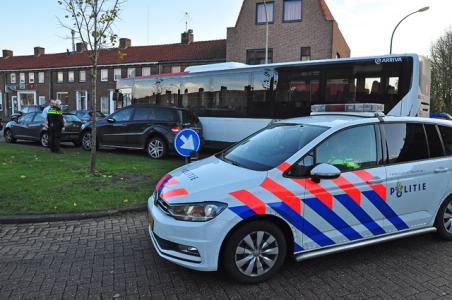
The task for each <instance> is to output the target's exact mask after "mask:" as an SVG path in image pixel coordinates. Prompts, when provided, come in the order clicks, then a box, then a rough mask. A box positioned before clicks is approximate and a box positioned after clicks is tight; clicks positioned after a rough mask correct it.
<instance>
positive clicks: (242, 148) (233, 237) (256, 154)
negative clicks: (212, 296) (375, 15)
mask: <svg viewBox="0 0 452 300" xmlns="http://www.w3.org/2000/svg"><path fill="white" fill-rule="evenodd" d="M451 173H452V123H450V122H449V121H441V120H433V119H421V118H404V117H403V118H402V117H384V116H379V115H372V116H367V117H365V116H358V115H340V114H337V115H328V114H325V115H313V116H311V117H306V118H299V119H292V120H286V121H282V122H278V123H274V124H272V125H270V126H269V127H267V128H265V129H263V130H261V131H260V132H258V133H256V134H254V135H252V136H251V137H249V138H247V139H245V140H244V141H242V142H240V143H238V144H237V145H235V146H233V147H232V148H230V149H227V150H225V151H224V152H222V153H220V154H218V155H216V156H212V157H210V158H207V159H204V160H201V161H198V162H195V163H192V164H190V165H186V166H183V167H181V168H179V169H177V170H175V171H173V172H171V173H170V174H167V175H166V176H165V177H163V178H162V179H161V180H160V182H159V183H158V185H157V187H156V190H155V192H154V194H153V195H152V196H151V197H150V199H149V205H148V206H149V223H150V226H149V232H150V237H151V240H152V242H153V244H154V246H155V249H156V250H157V252H158V253H159V255H160V256H161V257H163V258H165V259H167V260H169V261H172V262H174V263H176V264H179V265H181V266H184V267H187V268H191V269H194V270H200V271H214V270H217V269H219V268H220V267H221V268H223V269H224V270H225V271H226V272H227V273H228V274H229V275H230V276H232V277H233V278H234V279H236V280H239V281H241V282H247V283H253V282H259V281H263V280H266V279H268V278H269V277H271V276H272V275H273V274H274V273H275V272H276V271H277V270H278V269H279V268H280V267H281V265H282V264H283V262H284V260H285V259H286V258H288V257H289V256H294V257H295V259H296V260H297V261H301V260H304V259H308V258H312V257H316V256H320V255H325V254H329V253H333V252H337V251H343V250H347V249H353V248H356V247H359V246H364V245H369V244H374V243H377V242H382V241H387V240H392V239H395V238H400V237H406V236H410V235H414V234H420V233H426V232H430V231H437V232H438V234H439V235H440V236H441V237H442V238H445V239H448V240H451V239H452V181H451V176H450V175H451Z"/></svg>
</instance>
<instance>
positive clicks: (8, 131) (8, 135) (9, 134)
mask: <svg viewBox="0 0 452 300" xmlns="http://www.w3.org/2000/svg"><path fill="white" fill-rule="evenodd" d="M5 141H6V142H7V143H9V144H11V143H15V142H16V139H15V138H14V136H13V132H12V131H11V129H5Z"/></svg>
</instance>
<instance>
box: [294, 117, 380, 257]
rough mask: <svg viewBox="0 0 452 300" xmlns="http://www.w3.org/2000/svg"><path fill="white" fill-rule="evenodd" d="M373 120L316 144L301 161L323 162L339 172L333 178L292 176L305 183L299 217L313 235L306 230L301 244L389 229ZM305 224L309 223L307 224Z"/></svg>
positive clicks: (329, 241) (349, 239)
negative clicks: (340, 173)
mask: <svg viewBox="0 0 452 300" xmlns="http://www.w3.org/2000/svg"><path fill="white" fill-rule="evenodd" d="M378 141H380V138H379V131H378V130H377V128H376V127H375V126H374V125H365V126H359V127H353V128H348V129H345V130H343V131H340V132H338V133H336V134H334V135H332V136H331V137H330V138H328V139H327V140H326V141H324V142H323V143H321V144H320V145H319V146H317V147H316V148H315V149H314V150H313V151H312V152H311V153H310V154H309V155H308V157H305V159H304V160H303V161H302V162H301V163H302V164H303V165H304V168H306V169H312V167H313V166H315V165H318V164H322V163H326V164H330V165H334V166H336V167H337V168H338V169H339V170H341V172H342V175H341V176H340V177H339V178H337V179H334V180H321V181H320V182H318V183H316V182H314V181H312V180H311V179H308V178H307V179H301V180H296V181H297V182H298V183H299V184H300V185H302V186H304V195H303V196H302V200H303V209H302V211H303V213H302V214H303V217H304V219H305V220H306V222H307V223H308V224H311V225H312V226H313V227H314V228H315V229H316V232H317V234H312V233H311V234H306V233H305V234H304V236H303V248H304V249H306V250H312V249H316V248H319V247H321V246H333V245H338V244H344V243H350V242H353V241H356V240H360V239H364V238H372V237H375V236H379V235H382V234H385V233H386V232H387V227H388V224H387V220H386V217H385V216H384V215H383V214H382V211H383V210H387V209H388V208H387V205H386V203H385V200H386V188H385V185H384V183H385V177H386V176H385V169H384V167H383V166H380V164H379V162H380V159H379V157H380V156H381V147H379V142H378ZM311 225H309V226H311Z"/></svg>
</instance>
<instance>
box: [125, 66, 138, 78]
mask: <svg viewBox="0 0 452 300" xmlns="http://www.w3.org/2000/svg"><path fill="white" fill-rule="evenodd" d="M135 74H136V70H135V68H128V69H127V78H130V77H135V76H136V75H135Z"/></svg>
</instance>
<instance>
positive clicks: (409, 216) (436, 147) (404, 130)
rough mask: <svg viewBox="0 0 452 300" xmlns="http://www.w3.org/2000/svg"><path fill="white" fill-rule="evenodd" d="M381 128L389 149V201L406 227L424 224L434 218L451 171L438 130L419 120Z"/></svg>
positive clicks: (387, 170) (387, 168) (394, 229)
mask: <svg viewBox="0 0 452 300" xmlns="http://www.w3.org/2000/svg"><path fill="white" fill-rule="evenodd" d="M382 127H383V128H384V132H385V135H386V142H387V149H388V166H387V167H386V172H387V178H388V183H387V185H388V200H387V203H388V205H390V206H391V207H392V208H393V209H394V211H395V213H396V214H397V215H398V216H399V218H400V219H401V220H403V222H404V223H405V224H406V226H407V227H406V228H405V229H408V228H420V227H425V226H427V225H428V224H429V223H431V221H432V219H434V218H435V214H436V208H437V207H438V206H439V202H440V201H441V200H442V199H443V197H444V193H445V189H446V186H447V185H448V183H449V178H450V175H451V174H452V172H451V171H452V169H451V166H450V163H449V162H448V159H447V158H446V157H444V149H443V145H442V143H441V139H440V136H439V133H438V130H437V128H436V126H435V125H428V124H426V125H425V126H424V125H423V124H420V123H393V124H384V125H383V126H382ZM427 136H428V140H427ZM427 141H428V143H427ZM432 208H434V209H432ZM394 225H395V224H394ZM397 230H400V228H397V227H396V226H394V228H392V231H397Z"/></svg>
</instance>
